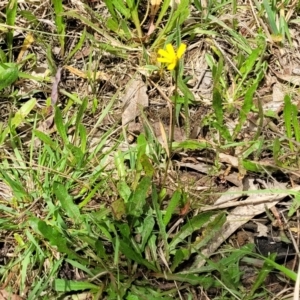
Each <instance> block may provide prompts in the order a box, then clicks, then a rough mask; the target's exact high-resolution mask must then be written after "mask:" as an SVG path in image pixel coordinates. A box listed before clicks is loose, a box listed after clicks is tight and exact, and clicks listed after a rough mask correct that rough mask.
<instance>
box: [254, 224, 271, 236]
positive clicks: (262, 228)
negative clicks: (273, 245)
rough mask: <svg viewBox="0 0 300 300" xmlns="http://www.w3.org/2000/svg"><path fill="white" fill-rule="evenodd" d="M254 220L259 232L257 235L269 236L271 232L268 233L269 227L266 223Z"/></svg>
mask: <svg viewBox="0 0 300 300" xmlns="http://www.w3.org/2000/svg"><path fill="white" fill-rule="evenodd" d="M253 222H254V223H255V224H256V225H257V233H258V234H257V236H258V237H261V236H266V237H268V236H269V234H268V232H269V228H268V227H267V226H266V225H264V224H262V223H260V222H255V221H253Z"/></svg>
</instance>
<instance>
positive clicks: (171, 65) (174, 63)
mask: <svg viewBox="0 0 300 300" xmlns="http://www.w3.org/2000/svg"><path fill="white" fill-rule="evenodd" d="M176 63H177V61H176V60H175V61H174V62H173V63H171V64H169V65H168V70H170V71H172V70H174V69H175V67H176Z"/></svg>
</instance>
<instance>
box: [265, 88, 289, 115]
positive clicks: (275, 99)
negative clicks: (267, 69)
mask: <svg viewBox="0 0 300 300" xmlns="http://www.w3.org/2000/svg"><path fill="white" fill-rule="evenodd" d="M284 96H285V93H284V91H283V87H282V84H280V83H279V82H277V83H276V84H274V85H273V92H272V101H270V102H266V103H263V110H264V111H267V110H270V111H273V112H275V113H278V112H279V111H280V110H281V109H282V107H283V100H284Z"/></svg>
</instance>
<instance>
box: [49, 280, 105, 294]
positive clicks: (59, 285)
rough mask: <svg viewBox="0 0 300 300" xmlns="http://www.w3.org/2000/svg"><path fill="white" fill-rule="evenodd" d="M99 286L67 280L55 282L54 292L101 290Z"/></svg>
mask: <svg viewBox="0 0 300 300" xmlns="http://www.w3.org/2000/svg"><path fill="white" fill-rule="evenodd" d="M99 288H100V287H99V286H98V285H95V284H92V283H90V282H88V281H74V280H65V279H55V280H54V290H55V291H56V292H72V291H81V290H99Z"/></svg>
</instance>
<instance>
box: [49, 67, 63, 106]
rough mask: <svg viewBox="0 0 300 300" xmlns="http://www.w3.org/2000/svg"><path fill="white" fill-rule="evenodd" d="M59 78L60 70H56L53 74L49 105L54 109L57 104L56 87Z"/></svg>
mask: <svg viewBox="0 0 300 300" xmlns="http://www.w3.org/2000/svg"><path fill="white" fill-rule="evenodd" d="M60 78H61V68H58V69H57V72H56V74H55V78H54V81H53V84H52V91H51V105H52V106H53V107H54V106H55V105H56V104H57V99H58V85H59V82H60Z"/></svg>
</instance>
